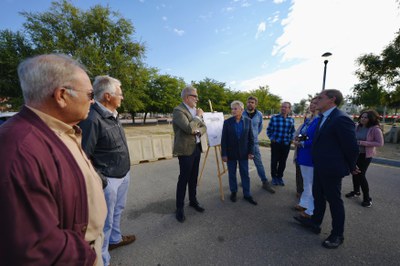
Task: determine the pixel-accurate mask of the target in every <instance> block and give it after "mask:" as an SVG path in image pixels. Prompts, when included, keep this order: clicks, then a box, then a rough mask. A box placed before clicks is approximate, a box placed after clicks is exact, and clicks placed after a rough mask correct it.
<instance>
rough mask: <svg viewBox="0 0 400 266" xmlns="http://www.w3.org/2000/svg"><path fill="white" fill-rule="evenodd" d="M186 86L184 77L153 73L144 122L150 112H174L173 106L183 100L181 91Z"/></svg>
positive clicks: (147, 94) (148, 87) (148, 88)
mask: <svg viewBox="0 0 400 266" xmlns="http://www.w3.org/2000/svg"><path fill="white" fill-rule="evenodd" d="M185 86H186V84H185V81H184V80H183V79H182V78H177V77H172V76H170V75H159V74H157V73H153V77H152V78H151V79H150V80H149V83H148V86H147V90H146V96H147V102H146V104H145V106H144V112H145V116H144V120H143V123H145V121H146V116H147V114H148V113H150V112H152V113H163V114H166V113H172V110H173V108H174V107H175V106H177V105H178V104H179V103H180V102H181V91H182V90H183V88H184V87H185Z"/></svg>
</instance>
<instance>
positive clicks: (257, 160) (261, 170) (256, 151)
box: [253, 144, 268, 183]
mask: <svg viewBox="0 0 400 266" xmlns="http://www.w3.org/2000/svg"><path fill="white" fill-rule="evenodd" d="M253 161H254V164H255V166H256V168H257V174H258V176H259V177H260V179H261V181H262V182H263V183H264V182H266V181H268V178H267V175H266V174H265V169H264V165H263V163H262V159H261V153H260V146H259V145H258V144H254V158H253Z"/></svg>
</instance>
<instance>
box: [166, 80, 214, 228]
mask: <svg viewBox="0 0 400 266" xmlns="http://www.w3.org/2000/svg"><path fill="white" fill-rule="evenodd" d="M181 97H182V103H181V104H180V105H178V106H177V107H175V108H174V111H173V119H172V124H173V128H174V134H175V138H174V151H173V153H174V155H176V156H178V160H179V169H180V174H179V179H178V184H177V187H176V219H177V220H178V221H179V222H181V223H183V222H184V221H185V219H186V218H185V213H184V210H183V208H184V202H185V195H186V186H188V188H189V202H190V203H189V206H191V207H193V208H194V209H195V210H196V211H198V212H204V208H203V207H201V206H200V204H199V202H198V201H197V198H196V187H197V176H198V174H199V163H200V156H201V152H202V148H201V135H203V134H204V133H206V125H205V124H204V122H203V118H202V116H203V110H201V109H200V108H199V109H197V108H196V105H197V102H198V100H199V96H198V95H197V90H196V88H194V87H192V86H188V87H186V88H184V89H183V90H182V93H181Z"/></svg>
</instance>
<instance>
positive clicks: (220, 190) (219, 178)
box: [214, 147, 224, 201]
mask: <svg viewBox="0 0 400 266" xmlns="http://www.w3.org/2000/svg"><path fill="white" fill-rule="evenodd" d="M214 150H215V158H216V159H217V169H218V181H219V194H220V195H221V200H222V201H224V191H223V189H222V178H221V176H222V175H223V174H224V173H221V169H220V168H219V157H218V151H217V147H214ZM220 154H221V153H220ZM221 163H222V166H224V163H223V162H222V159H221Z"/></svg>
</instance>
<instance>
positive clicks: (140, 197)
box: [111, 148, 400, 266]
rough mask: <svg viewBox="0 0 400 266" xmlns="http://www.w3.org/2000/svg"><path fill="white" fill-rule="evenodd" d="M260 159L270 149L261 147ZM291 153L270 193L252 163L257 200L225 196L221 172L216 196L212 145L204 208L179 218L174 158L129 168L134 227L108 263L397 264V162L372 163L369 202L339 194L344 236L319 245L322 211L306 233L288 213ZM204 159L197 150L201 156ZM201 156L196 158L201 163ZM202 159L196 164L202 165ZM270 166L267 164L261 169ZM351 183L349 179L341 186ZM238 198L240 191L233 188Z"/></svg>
mask: <svg viewBox="0 0 400 266" xmlns="http://www.w3.org/2000/svg"><path fill="white" fill-rule="evenodd" d="M261 153H262V156H263V159H264V162H269V159H270V156H269V149H268V148H261ZM291 158H292V152H291V154H290V157H289V160H288V166H287V169H286V172H285V175H286V176H285V181H286V186H285V187H278V188H277V193H276V194H269V193H268V192H265V191H264V190H262V189H261V182H260V181H259V179H258V177H257V176H256V171H255V168H254V165H253V163H252V162H251V163H250V165H251V166H252V167H251V169H250V170H251V172H250V175H251V182H252V183H251V190H252V193H253V197H254V198H255V199H256V200H257V201H258V203H259V205H258V206H253V205H250V204H249V203H248V202H245V201H243V200H238V202H236V203H232V202H230V201H229V187H228V179H227V175H226V174H225V175H224V176H223V189H224V192H225V196H226V198H227V200H225V201H224V202H222V201H221V200H220V198H219V191H218V178H217V175H216V172H217V169H216V163H215V154H214V150H213V148H211V150H210V154H209V156H208V159H207V161H206V167H205V170H204V174H203V178H202V181H201V184H200V187H199V189H198V199H199V201H200V202H201V204H202V205H204V207H205V208H206V211H205V213H203V214H201V213H196V212H195V211H194V210H193V209H192V208H189V207H186V221H185V223H183V224H180V223H178V222H177V221H176V220H175V217H174V214H173V212H174V210H175V189H176V181H177V177H178V174H179V173H178V160H177V159H176V158H174V159H169V160H161V161H157V162H152V163H143V164H140V165H135V166H133V169H132V181H131V187H130V191H129V199H128V203H127V206H126V210H125V213H124V218H123V220H122V229H123V232H124V233H135V234H136V236H137V238H138V239H137V240H136V242H135V243H133V244H132V245H129V246H126V247H122V248H119V249H116V250H113V251H112V252H111V256H112V260H111V263H112V264H113V265H342V266H343V265H399V261H400V208H399V206H400V197H399V190H400V168H396V167H391V166H386V165H378V164H371V166H370V169H369V171H368V179H369V182H370V189H371V196H372V198H373V206H372V208H364V207H361V205H360V203H361V200H360V199H344V201H345V207H346V227H345V230H346V232H345V242H344V244H343V245H342V246H341V247H339V249H337V250H326V249H324V248H323V247H321V242H322V241H323V240H324V239H325V238H326V237H327V236H328V235H329V231H330V222H331V219H330V215H329V211H327V213H326V216H325V220H324V223H323V225H322V232H321V234H320V235H314V234H312V233H310V232H308V231H305V230H304V229H303V228H302V227H301V226H299V225H298V224H297V223H296V222H295V221H294V219H293V218H292V217H293V215H295V214H296V213H295V211H294V210H292V207H293V206H294V205H295V204H296V198H295V173H294V171H295V169H294V165H293V164H292V163H291ZM203 159H204V155H203ZM202 162H203V161H202ZM202 162H201V163H202ZM268 169H269V165H268V166H267V171H269V170H268ZM351 188H352V184H351V178H350V177H346V178H345V179H344V182H343V192H345V193H346V192H348V191H350V190H351ZM239 196H241V193H239Z"/></svg>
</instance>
